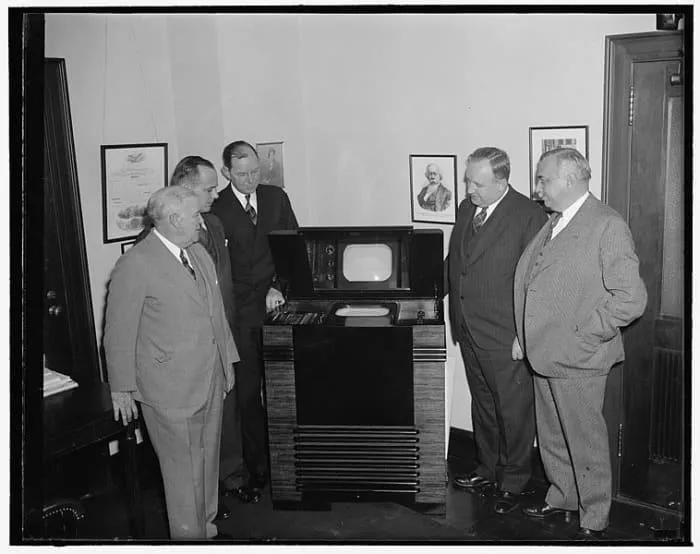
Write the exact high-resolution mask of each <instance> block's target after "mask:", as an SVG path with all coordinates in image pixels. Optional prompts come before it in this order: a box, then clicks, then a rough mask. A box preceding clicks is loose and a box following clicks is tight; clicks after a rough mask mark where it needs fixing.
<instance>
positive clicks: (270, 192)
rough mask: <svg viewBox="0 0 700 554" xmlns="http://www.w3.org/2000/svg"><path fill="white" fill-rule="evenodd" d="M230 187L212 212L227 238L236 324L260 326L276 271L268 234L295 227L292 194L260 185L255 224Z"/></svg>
mask: <svg viewBox="0 0 700 554" xmlns="http://www.w3.org/2000/svg"><path fill="white" fill-rule="evenodd" d="M231 187H232V185H231V183H229V185H228V186H227V187H226V188H224V189H223V190H222V191H221V192H220V193H219V198H217V199H216V200H215V201H214V204H213V205H212V207H211V213H212V214H214V215H216V216H217V217H218V218H219V220H221V223H222V224H223V227H224V232H225V234H226V240H227V241H228V253H229V257H230V260H231V276H232V279H233V288H234V291H235V297H236V300H235V304H236V315H235V318H236V325H238V326H241V327H258V326H261V325H262V324H263V321H264V319H265V311H266V310H265V296H266V295H267V291H268V290H269V288H270V286H271V285H272V282H273V277H274V274H275V265H274V262H273V260H272V253H271V252H270V246H269V243H268V240H267V234H268V233H269V232H270V231H276V230H285V229H296V228H297V227H298V226H299V224H298V223H297V219H296V217H295V215H294V211H293V210H292V205H291V203H290V202H289V197H288V196H287V193H285V192H284V190H282V189H281V188H279V187H274V186H271V185H258V188H257V197H258V211H257V214H258V220H257V225H253V223H252V222H251V220H250V217H249V216H248V214H247V213H246V212H245V210H244V209H243V206H241V203H240V202H239V201H238V199H237V198H236V197H235V196H234V194H233V191H232V190H231Z"/></svg>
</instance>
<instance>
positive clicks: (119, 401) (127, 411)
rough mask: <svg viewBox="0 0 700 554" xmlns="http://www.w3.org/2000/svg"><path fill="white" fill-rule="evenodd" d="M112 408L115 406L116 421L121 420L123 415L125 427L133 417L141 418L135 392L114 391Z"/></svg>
mask: <svg viewBox="0 0 700 554" xmlns="http://www.w3.org/2000/svg"><path fill="white" fill-rule="evenodd" d="M112 408H114V421H119V416H121V418H122V422H123V423H124V426H125V427H126V426H127V425H128V424H129V423H131V420H132V419H138V418H139V412H138V410H137V409H136V400H134V393H133V392H120V391H116V392H112Z"/></svg>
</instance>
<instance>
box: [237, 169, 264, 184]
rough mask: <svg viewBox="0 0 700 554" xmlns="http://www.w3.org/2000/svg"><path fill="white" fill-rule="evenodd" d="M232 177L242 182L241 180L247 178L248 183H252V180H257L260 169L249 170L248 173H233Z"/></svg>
mask: <svg viewBox="0 0 700 554" xmlns="http://www.w3.org/2000/svg"><path fill="white" fill-rule="evenodd" d="M233 176H234V177H235V178H236V179H238V180H240V181H242V180H243V179H245V178H247V179H248V181H252V180H253V179H257V178H258V177H259V176H260V168H259V167H258V168H256V169H251V170H250V171H239V172H237V173H234V174H233Z"/></svg>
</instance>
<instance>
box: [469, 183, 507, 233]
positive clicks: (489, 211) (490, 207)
mask: <svg viewBox="0 0 700 554" xmlns="http://www.w3.org/2000/svg"><path fill="white" fill-rule="evenodd" d="M508 188H509V187H506V190H505V191H503V194H501V196H500V197H499V198H498V200H496V201H495V202H493V203H491V204H489V205H488V206H486V217H485V218H484V223H486V221H487V220H488V218H489V217H491V214H492V213H493V210H495V209H496V206H498V204H500V203H501V200H503V199H504V198H505V197H506V194H508ZM482 207H483V206H477V208H476V212H475V213H474V215H475V216H476V214H478V213H479V212H480V211H481V208H482ZM484 223H482V225H483V224H484Z"/></svg>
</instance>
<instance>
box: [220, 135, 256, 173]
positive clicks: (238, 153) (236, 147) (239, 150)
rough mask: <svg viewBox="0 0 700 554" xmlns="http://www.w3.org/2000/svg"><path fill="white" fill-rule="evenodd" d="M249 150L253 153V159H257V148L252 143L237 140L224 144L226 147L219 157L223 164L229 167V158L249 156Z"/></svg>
mask: <svg viewBox="0 0 700 554" xmlns="http://www.w3.org/2000/svg"><path fill="white" fill-rule="evenodd" d="M251 150H252V152H253V154H254V155H255V159H258V152H257V150H255V148H253V145H252V144H250V143H248V142H246V141H244V140H237V141H234V142H232V143H230V144H228V145H226V148H224V152H223V154H222V155H221V158H222V160H223V162H224V166H226V167H227V168H228V169H231V158H238V159H241V158H248V157H249V156H250V152H251Z"/></svg>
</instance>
